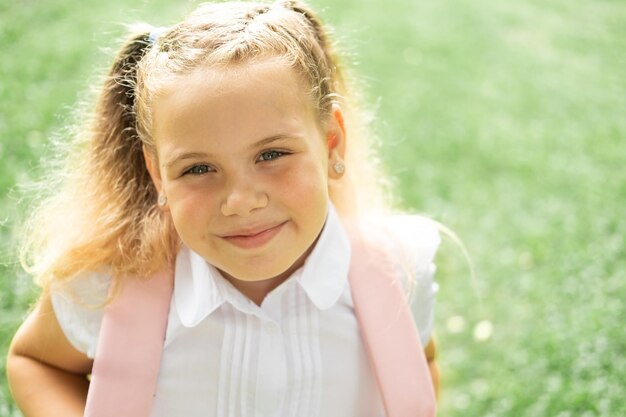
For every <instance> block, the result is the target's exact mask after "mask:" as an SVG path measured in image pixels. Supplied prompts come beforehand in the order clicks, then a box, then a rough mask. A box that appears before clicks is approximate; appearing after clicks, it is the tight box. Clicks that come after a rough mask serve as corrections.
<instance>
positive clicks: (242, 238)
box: [220, 221, 287, 249]
mask: <svg viewBox="0 0 626 417" xmlns="http://www.w3.org/2000/svg"><path fill="white" fill-rule="evenodd" d="M285 224H287V222H286V221H285V222H282V223H279V224H277V225H275V226H262V227H258V228H253V229H246V230H240V231H235V232H232V233H228V234H225V235H221V236H220V237H221V238H222V239H224V240H226V241H227V242H229V243H231V244H233V245H235V246H238V247H240V248H243V249H254V248H258V247H261V246H263V245H265V244H266V243H267V242H269V241H270V240H272V238H273V237H274V236H276V235H277V234H278V233H279V232H280V231H281V230H282V228H283V226H284V225H285Z"/></svg>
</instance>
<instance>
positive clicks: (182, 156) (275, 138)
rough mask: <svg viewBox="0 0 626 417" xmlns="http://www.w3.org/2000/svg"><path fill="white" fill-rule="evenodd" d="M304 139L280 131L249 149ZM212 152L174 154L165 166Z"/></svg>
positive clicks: (206, 155)
mask: <svg viewBox="0 0 626 417" xmlns="http://www.w3.org/2000/svg"><path fill="white" fill-rule="evenodd" d="M290 139H291V140H303V137H302V136H299V135H294V134H287V133H279V134H277V135H272V136H268V137H266V138H263V139H261V140H259V141H258V142H254V143H253V144H251V145H250V146H249V147H248V149H256V148H261V147H263V146H267V145H269V144H271V143H274V142H278V141H281V140H290ZM210 156H211V154H209V153H204V152H183V153H181V154H177V155H174V157H172V158H171V159H170V160H169V161H167V162H166V163H165V164H164V167H165V168H170V167H171V166H172V165H175V164H177V163H179V162H181V161H184V160H186V159H195V158H206V157H210Z"/></svg>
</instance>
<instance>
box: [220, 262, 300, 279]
mask: <svg viewBox="0 0 626 417" xmlns="http://www.w3.org/2000/svg"><path fill="white" fill-rule="evenodd" d="M290 267H291V264H290V265H284V266H283V265H271V266H267V267H250V268H237V267H235V268H232V269H228V270H226V269H224V270H223V271H224V272H226V273H227V274H228V275H230V276H231V277H233V278H235V279H238V280H240V281H249V282H254V281H264V280H267V279H271V278H276V277H278V276H279V275H282V274H285V273H286V272H288V271H289V269H290ZM284 278H287V276H285V277H284Z"/></svg>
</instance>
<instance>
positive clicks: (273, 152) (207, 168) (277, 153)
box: [183, 149, 289, 175]
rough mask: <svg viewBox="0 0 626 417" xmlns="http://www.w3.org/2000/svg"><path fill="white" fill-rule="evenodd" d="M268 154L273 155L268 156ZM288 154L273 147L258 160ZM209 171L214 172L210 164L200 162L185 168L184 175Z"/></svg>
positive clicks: (272, 159) (273, 158) (202, 173)
mask: <svg viewBox="0 0 626 417" xmlns="http://www.w3.org/2000/svg"><path fill="white" fill-rule="evenodd" d="M268 154H270V155H272V156H271V157H268ZM286 155H289V152H285V151H278V150H275V149H272V150H269V151H263V152H261V153H260V154H259V156H258V158H257V161H259V162H269V161H274V160H276V159H279V158H281V157H283V156H286ZM198 169H202V172H198ZM209 172H213V170H212V168H211V166H210V165H206V164H199V165H194V166H192V167H190V168H189V169H187V170H185V172H183V175H188V174H189V175H204V174H208V173H209Z"/></svg>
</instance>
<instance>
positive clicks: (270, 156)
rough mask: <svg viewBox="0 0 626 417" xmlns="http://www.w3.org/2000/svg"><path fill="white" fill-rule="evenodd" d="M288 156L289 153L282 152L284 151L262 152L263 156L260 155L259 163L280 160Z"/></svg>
mask: <svg viewBox="0 0 626 417" xmlns="http://www.w3.org/2000/svg"><path fill="white" fill-rule="evenodd" d="M285 155H287V152H282V151H274V150H272V151H265V152H261V154H260V155H259V161H272V160H274V159H278V158H280V157H281V156H285Z"/></svg>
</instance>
